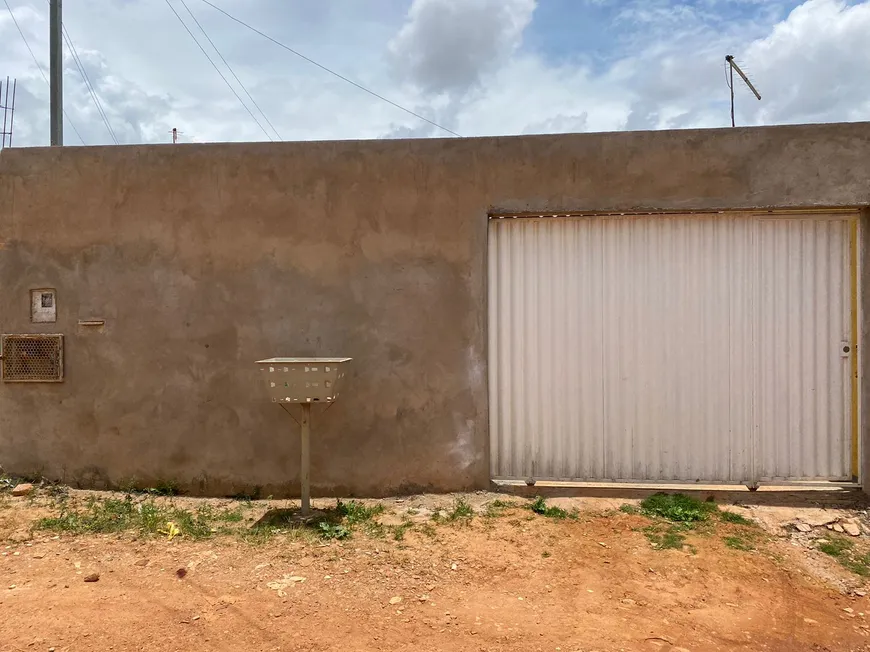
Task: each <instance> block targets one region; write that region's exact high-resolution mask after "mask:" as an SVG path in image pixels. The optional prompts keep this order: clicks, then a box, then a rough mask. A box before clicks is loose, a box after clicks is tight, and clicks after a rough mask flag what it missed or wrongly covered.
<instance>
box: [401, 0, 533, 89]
mask: <svg viewBox="0 0 870 652" xmlns="http://www.w3.org/2000/svg"><path fill="white" fill-rule="evenodd" d="M535 5H536V2H535V0H414V2H413V3H412V4H411V8H410V9H409V10H408V17H407V21H406V22H405V24H404V25H403V26H402V28H401V29H400V30H399V33H398V34H397V35H396V37H395V38H394V39H393V40H392V41H391V42H390V46H389V49H390V54H391V55H392V58H393V63H394V65H395V66H396V68H397V70H398V71H399V72H400V75H401V76H402V78H403V79H404V80H406V81H410V82H411V83H412V84H414V85H416V86H418V87H420V88H421V89H422V90H423V91H424V92H426V93H436V94H437V93H459V94H461V93H464V92H466V91H468V90H469V89H471V88H472V87H474V86H475V85H477V84H479V83H480V81H481V77H482V75H483V74H484V73H487V72H490V71H491V70H492V69H493V68H496V67H498V66H499V65H500V64H503V63H504V62H505V61H506V59H507V58H508V57H509V56H510V55H511V54H513V52H514V51H515V50H516V49H517V48H518V47H519V45H520V42H521V37H522V33H523V30H524V29H525V28H526V26H527V25H528V24H529V21H530V20H531V18H532V12H533V11H534V10H535Z"/></svg>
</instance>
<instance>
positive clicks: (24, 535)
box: [7, 530, 33, 543]
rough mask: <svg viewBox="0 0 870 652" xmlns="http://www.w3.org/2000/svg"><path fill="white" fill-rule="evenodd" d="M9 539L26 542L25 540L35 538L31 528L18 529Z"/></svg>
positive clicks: (15, 541)
mask: <svg viewBox="0 0 870 652" xmlns="http://www.w3.org/2000/svg"><path fill="white" fill-rule="evenodd" d="M7 538H8V539H9V541H12V542H13V543H24V542H25V541H30V539H32V538H33V535H32V534H31V533H30V531H29V530H16V531H15V532H13V533H12V534H10V535H9V536H8V537H7Z"/></svg>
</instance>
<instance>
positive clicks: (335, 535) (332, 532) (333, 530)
mask: <svg viewBox="0 0 870 652" xmlns="http://www.w3.org/2000/svg"><path fill="white" fill-rule="evenodd" d="M317 529H318V534H320V538H321V539H347V538H348V537H350V530H348V529H347V528H346V527H345V526H344V525H341V524H339V523H329V522H328V521H321V522H320V523H318V524H317Z"/></svg>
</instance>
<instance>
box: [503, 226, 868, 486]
mask: <svg viewBox="0 0 870 652" xmlns="http://www.w3.org/2000/svg"><path fill="white" fill-rule="evenodd" d="M848 247H849V230H848V222H846V221H844V219H843V218H842V216H838V219H826V218H824V217H819V216H811V217H808V218H806V219H795V220H765V219H757V218H754V217H750V216H743V215H733V216H732V215H726V216H723V215H693V216H673V215H669V216H660V217H622V218H620V217H588V218H555V219H546V218H545V219H527V218H524V219H504V220H497V219H496V220H491V222H490V258H489V266H490V269H489V279H490V280H489V283H490V286H489V300H490V310H489V314H490V323H489V338H490V339H489V344H490V365H489V367H490V421H491V429H492V445H491V454H492V460H491V466H492V473H493V475H494V476H495V477H503V478H527V477H535V478H538V479H545V478H548V479H574V480H635V481H662V482H663V481H716V482H751V481H753V480H755V479H757V478H771V479H773V478H776V479H819V478H826V479H844V478H846V477H847V476H848V475H849V473H848V471H849V456H850V452H851V442H850V432H849V431H850V425H849V419H848V416H847V415H848V414H849V409H850V392H849V389H850V387H849V379H848V373H849V363H848V358H843V357H841V355H840V350H841V342H843V341H849V340H850V339H851V338H850V333H849V330H850V321H849V309H850V308H849V307H850V301H849V297H850V294H849V290H850V286H849V283H850V278H851V277H850V275H849V249H848ZM835 377H836V378H835ZM823 388H824V391H820V390H822V389H823ZM784 397H786V399H787V400H786V401H785V402H784ZM834 413H836V415H834ZM796 415H798V416H796ZM821 415H826V416H825V419H822V418H821Z"/></svg>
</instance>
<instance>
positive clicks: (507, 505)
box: [483, 498, 517, 518]
mask: <svg viewBox="0 0 870 652" xmlns="http://www.w3.org/2000/svg"><path fill="white" fill-rule="evenodd" d="M516 506H517V505H516V503H513V502H510V501H507V500H501V499H498V498H497V499H495V500H491V501H490V502H488V503H487V504H486V510H485V511H484V512H483V515H484V516H485V517H486V518H495V517H497V516H501V515H502V514H504V513H505V511H506V510H508V509H511V508H513V507H516Z"/></svg>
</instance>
